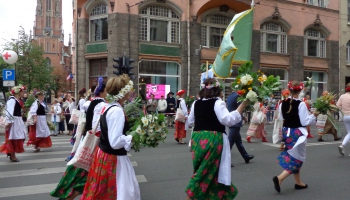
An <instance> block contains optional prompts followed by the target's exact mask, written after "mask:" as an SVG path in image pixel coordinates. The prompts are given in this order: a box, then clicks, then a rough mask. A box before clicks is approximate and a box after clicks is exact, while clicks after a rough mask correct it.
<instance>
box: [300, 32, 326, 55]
mask: <svg viewBox="0 0 350 200" xmlns="http://www.w3.org/2000/svg"><path fill="white" fill-rule="evenodd" d="M305 55H306V56H314V57H320V58H325V57H326V38H325V36H324V35H323V34H322V33H321V32H320V31H318V30H314V29H308V30H306V31H305Z"/></svg>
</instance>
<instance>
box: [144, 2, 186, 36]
mask: <svg viewBox="0 0 350 200" xmlns="http://www.w3.org/2000/svg"><path fill="white" fill-rule="evenodd" d="M139 16H140V18H139V39H140V40H146V41H159V42H168V43H180V17H179V15H177V14H176V13H175V12H174V11H173V10H171V9H170V8H167V7H163V6H149V7H147V8H144V9H142V10H141V11H140V13H139Z"/></svg>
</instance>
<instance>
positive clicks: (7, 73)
mask: <svg viewBox="0 0 350 200" xmlns="http://www.w3.org/2000/svg"><path fill="white" fill-rule="evenodd" d="M15 74H16V73H15V70H14V69H3V70H2V80H4V81H14V80H16V76H15Z"/></svg>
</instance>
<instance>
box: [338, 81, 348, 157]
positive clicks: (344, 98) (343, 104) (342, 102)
mask: <svg viewBox="0 0 350 200" xmlns="http://www.w3.org/2000/svg"><path fill="white" fill-rule="evenodd" d="M345 91H346V93H345V94H343V95H341V96H340V97H339V100H338V102H337V106H338V107H339V108H340V109H341V111H342V112H343V114H344V117H343V121H344V124H345V127H346V131H347V134H346V136H345V137H344V140H343V142H342V144H341V145H340V146H339V147H338V150H339V153H340V155H342V156H343V155H344V154H345V146H346V144H347V143H348V142H349V140H350V83H348V84H347V85H346V88H345ZM349 156H350V155H349Z"/></svg>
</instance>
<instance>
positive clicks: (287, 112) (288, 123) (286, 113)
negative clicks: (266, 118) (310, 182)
mask: <svg viewBox="0 0 350 200" xmlns="http://www.w3.org/2000/svg"><path fill="white" fill-rule="evenodd" d="M303 88H304V83H303V82H300V83H299V82H297V81H291V82H289V83H288V89H289V90H290V92H291V95H292V96H291V97H290V98H288V99H287V100H286V101H283V102H282V104H281V105H280V106H279V108H278V109H279V112H280V113H281V115H279V118H280V119H281V120H284V122H283V128H282V143H281V147H280V150H282V152H281V154H280V155H279V156H278V158H277V161H278V162H279V164H280V165H281V166H282V168H283V169H284V170H283V172H282V173H281V174H280V175H278V176H275V177H273V179H272V180H273V183H274V186H275V190H276V191H277V192H281V187H280V186H281V184H282V182H283V180H284V179H286V178H287V177H288V176H289V175H291V174H293V175H294V179H295V185H294V188H295V189H296V190H299V189H306V188H307V187H308V186H307V184H305V183H303V182H302V181H301V180H300V168H301V166H302V165H303V162H304V161H305V157H306V141H307V135H308V132H307V129H306V126H308V125H310V124H312V123H315V120H316V117H317V115H318V112H317V111H316V112H315V113H314V114H309V111H308V108H307V106H306V104H305V102H302V101H300V99H299V98H298V96H299V94H300V92H301V91H302V89H303Z"/></svg>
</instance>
